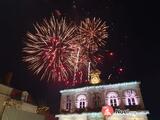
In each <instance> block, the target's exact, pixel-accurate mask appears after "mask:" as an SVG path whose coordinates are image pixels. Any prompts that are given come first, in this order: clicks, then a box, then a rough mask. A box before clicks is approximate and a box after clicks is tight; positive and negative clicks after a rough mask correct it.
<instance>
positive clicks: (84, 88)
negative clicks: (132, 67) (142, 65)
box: [60, 81, 140, 93]
mask: <svg viewBox="0 0 160 120" xmlns="http://www.w3.org/2000/svg"><path fill="white" fill-rule="evenodd" d="M139 84H140V82H137V81H135V82H125V83H117V84H109V85H99V86H87V87H82V88H74V89H65V90H61V91H60V93H66V92H81V91H86V90H89V89H106V88H114V87H123V86H128V85H139Z"/></svg>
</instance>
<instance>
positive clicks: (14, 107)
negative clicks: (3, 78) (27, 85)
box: [0, 84, 45, 120]
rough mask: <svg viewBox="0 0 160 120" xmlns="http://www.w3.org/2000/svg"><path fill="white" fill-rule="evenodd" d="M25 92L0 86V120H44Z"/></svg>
mask: <svg viewBox="0 0 160 120" xmlns="http://www.w3.org/2000/svg"><path fill="white" fill-rule="evenodd" d="M37 110H38V106H35V105H33V104H32V99H31V96H30V95H29V93H28V92H27V91H20V90H17V89H14V88H11V87H9V86H6V85H3V84H0V120H45V116H44V115H40V114H38V113H37Z"/></svg>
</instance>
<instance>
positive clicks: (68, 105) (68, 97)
mask: <svg viewBox="0 0 160 120" xmlns="http://www.w3.org/2000/svg"><path fill="white" fill-rule="evenodd" d="M66 109H67V110H71V99H70V96H67V99H66Z"/></svg>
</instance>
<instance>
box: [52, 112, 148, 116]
mask: <svg viewBox="0 0 160 120" xmlns="http://www.w3.org/2000/svg"><path fill="white" fill-rule="evenodd" d="M147 114H149V111H129V112H128V113H126V114H125V115H129V116H135V115H147ZM77 115H79V116H80V115H92V116H102V115H103V114H102V112H88V113H85V112H84V113H79V114H78V113H71V114H69V113H68V114H59V115H55V117H66V116H71V117H72V116H73V117H75V116H77ZM112 115H119V116H124V114H121V113H113V114H112Z"/></svg>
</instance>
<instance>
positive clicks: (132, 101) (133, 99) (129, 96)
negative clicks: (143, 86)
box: [124, 90, 138, 106]
mask: <svg viewBox="0 0 160 120" xmlns="http://www.w3.org/2000/svg"><path fill="white" fill-rule="evenodd" d="M124 95H125V103H126V105H128V106H131V105H138V100H137V96H136V92H135V91H134V90H126V91H125V92H124Z"/></svg>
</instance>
